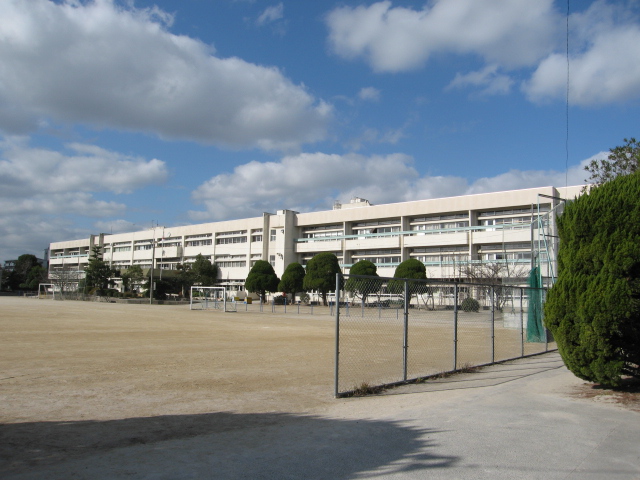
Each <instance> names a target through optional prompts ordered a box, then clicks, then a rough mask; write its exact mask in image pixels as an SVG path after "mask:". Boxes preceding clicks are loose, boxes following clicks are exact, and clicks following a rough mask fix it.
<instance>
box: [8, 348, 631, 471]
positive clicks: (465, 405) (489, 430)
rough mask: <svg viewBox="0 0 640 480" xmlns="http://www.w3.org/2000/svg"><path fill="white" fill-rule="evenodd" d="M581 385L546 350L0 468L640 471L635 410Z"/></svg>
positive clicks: (163, 422) (179, 420) (127, 424)
mask: <svg viewBox="0 0 640 480" xmlns="http://www.w3.org/2000/svg"><path fill="white" fill-rule="evenodd" d="M580 390H585V387H584V382H582V381H581V380H579V379H577V378H575V377H574V376H573V375H572V374H570V373H569V372H568V371H567V370H566V369H565V368H564V366H563V365H562V362H561V360H560V358H559V356H558V355H557V354H555V353H551V354H545V355H541V356H538V357H532V358H528V359H523V360H519V361H515V362H511V363H508V364H502V365H496V366H492V367H488V368H485V369H482V370H480V371H477V372H472V373H468V374H463V375H457V376H452V377H449V378H444V379H441V380H439V381H435V382H429V383H425V384H420V385H411V386H405V387H401V388H397V389H393V390H389V391H387V392H386V393H385V394H383V395H378V396H374V397H367V398H354V399H341V400H336V401H335V403H333V404H331V405H330V406H329V407H327V408H323V409H322V410H321V411H314V412H310V413H309V414H308V415H299V414H296V415H292V414H287V413H261V414H237V413H232V412H218V413H211V414H204V415H186V416H173V417H160V418H157V417H154V418H153V419H129V420H121V421H116V422H122V423H121V424H120V425H117V426H118V427H121V428H122V429H127V428H131V425H132V424H131V422H134V421H138V422H140V421H147V422H158V428H164V429H168V430H170V429H171V428H172V425H177V424H179V425H180V427H181V428H180V430H181V431H184V427H185V424H188V423H189V422H191V424H193V429H192V431H193V436H186V437H185V438H171V436H170V435H167V438H169V439H167V440H165V441H159V442H155V443H143V441H136V439H135V437H134V438H132V439H131V446H129V447H124V448H115V449H112V450H109V449H106V450H104V451H101V452H97V453H94V454H90V455H86V456H76V457H74V458H72V459H70V460H68V461H66V462H63V463H58V464H55V465H48V466H41V467H34V469H32V470H30V471H29V472H28V473H27V472H24V473H22V474H21V475H13V476H9V477H6V478H11V479H17V478H20V479H27V478H28V479H45V478H46V479H52V478H77V479H85V478H86V479H89V478H91V479H95V478H101V479H109V478H114V479H115V478H127V479H143V478H144V479H146V478H149V479H206V478H216V479H218V478H220V479H363V478H375V479H378V480H379V479H394V480H395V479H398V480H399V479H424V478H429V479H432V478H433V479H492V480H496V479H576V480H577V479H580V480H585V479H586V480H589V479H607V480H619V479H632V480H633V479H636V480H637V479H640V413H638V412H636V411H633V410H630V409H623V408H621V407H619V406H617V405H614V404H610V403H607V402H603V401H596V400H597V399H596V400H594V399H593V398H590V399H586V398H578V396H577V394H576V393H577V392H578V391H580ZM601 397H602V398H601V399H600V400H602V399H607V398H608V397H607V396H606V393H603V394H602V395H601ZM637 407H638V408H640V406H637ZM94 427H95V425H94ZM61 432H63V430H61ZM169 433H170V432H169ZM79 448H80V447H79Z"/></svg>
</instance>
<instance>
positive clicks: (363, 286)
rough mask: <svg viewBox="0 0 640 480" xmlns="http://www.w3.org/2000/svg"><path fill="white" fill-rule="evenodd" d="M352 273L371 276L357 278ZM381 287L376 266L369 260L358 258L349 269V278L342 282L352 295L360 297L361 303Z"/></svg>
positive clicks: (365, 301)
mask: <svg viewBox="0 0 640 480" xmlns="http://www.w3.org/2000/svg"><path fill="white" fill-rule="evenodd" d="M352 275H364V276H367V277H373V278H358V277H355V276H352ZM381 287H382V281H381V280H379V275H378V267H376V265H375V263H373V262H371V261H369V260H360V261H359V262H356V263H355V264H354V265H353V266H352V267H351V268H350V269H349V278H348V279H347V281H346V282H345V284H344V289H345V290H346V291H347V292H349V293H350V294H351V295H353V296H354V297H356V298H358V297H360V298H361V299H362V304H363V305H364V304H365V303H367V296H369V295H373V294H376V293H378V292H379V291H380V288H381Z"/></svg>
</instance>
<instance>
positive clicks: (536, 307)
mask: <svg viewBox="0 0 640 480" xmlns="http://www.w3.org/2000/svg"><path fill="white" fill-rule="evenodd" d="M529 287H531V288H530V289H529V311H528V313H527V342H537V343H541V342H545V341H546V333H545V330H544V326H543V325H542V289H541V285H540V271H539V268H538V267H534V268H533V269H531V272H530V273H529Z"/></svg>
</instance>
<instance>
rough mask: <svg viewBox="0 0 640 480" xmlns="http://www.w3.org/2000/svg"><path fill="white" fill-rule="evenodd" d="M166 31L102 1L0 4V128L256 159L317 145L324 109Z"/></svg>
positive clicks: (278, 78)
mask: <svg viewBox="0 0 640 480" xmlns="http://www.w3.org/2000/svg"><path fill="white" fill-rule="evenodd" d="M127 5H129V4H127ZM171 22H172V17H171V16H170V15H168V14H166V13H165V12H163V11H161V10H159V9H158V8H153V9H136V8H134V7H133V6H121V5H116V4H115V3H114V2H113V1H112V0H95V1H93V2H88V3H80V2H76V1H70V0H69V1H65V2H62V3H54V2H51V1H48V0H31V1H29V2H23V1H21V0H5V1H3V2H0V32H1V33H0V58H2V62H0V128H2V129H4V130H5V131H9V132H18V133H26V132H28V131H30V130H33V129H35V128H36V127H37V125H38V123H39V122H42V121H47V120H48V119H52V120H53V121H56V122H71V123H82V124H89V125H93V126H96V127H109V128H115V129H122V130H131V131H137V132H149V133H154V134H157V135H160V136H162V137H165V138H171V139H187V140H196V141H200V142H203V143H210V144H218V145H226V146H231V147H237V148H250V147H260V148H264V149H288V148H291V149H293V148H297V147H298V146H299V145H300V144H302V143H305V142H313V141H317V140H320V139H322V138H324V136H325V134H326V127H327V125H328V122H330V121H331V117H332V107H331V106H329V105H328V104H327V103H325V102H323V101H321V100H318V99H316V98H314V97H313V96H312V95H311V94H309V93H308V92H307V90H306V89H305V88H304V87H303V86H300V85H295V84H294V83H292V82H291V81H290V80H289V79H287V78H286V77H285V76H284V75H283V74H282V73H281V72H280V71H279V70H278V69H276V68H272V67H265V66H259V65H255V64H252V63H249V62H246V61H244V60H242V59H240V58H235V57H232V58H219V57H217V56H215V51H214V48H213V47H212V46H209V45H205V44H204V43H202V42H200V41H198V40H196V39H193V38H190V37H187V36H182V35H174V34H172V33H170V32H169V31H168V30H167V28H168V26H169V25H170V24H171Z"/></svg>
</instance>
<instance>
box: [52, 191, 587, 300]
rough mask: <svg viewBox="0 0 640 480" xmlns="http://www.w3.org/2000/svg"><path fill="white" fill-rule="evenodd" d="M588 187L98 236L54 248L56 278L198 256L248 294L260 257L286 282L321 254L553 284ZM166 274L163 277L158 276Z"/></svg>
mask: <svg viewBox="0 0 640 480" xmlns="http://www.w3.org/2000/svg"><path fill="white" fill-rule="evenodd" d="M581 189H582V186H575V187H565V188H556V187H551V186H549V187H541V188H530V189H524V190H512V191H504V192H495V193H483V194H477V195H464V196H458V197H447V198H437V199H430V200H417V201H412V202H402V203H391V204H385V205H372V204H371V203H370V202H369V201H368V200H365V199H362V198H354V199H353V200H352V201H351V202H350V203H348V204H340V203H336V204H335V205H334V207H333V209H332V210H326V211H320V212H310V213H299V212H294V211H292V210H278V211H277V212H276V213H264V214H263V215H262V216H259V217H253V218H244V219H238V220H227V221H221V222H213V223H202V224H196V225H185V226H179V227H156V228H154V229H147V230H143V231H138V232H130V233H118V234H99V235H92V236H90V237H89V238H84V239H79V240H69V241H64V242H54V243H51V244H50V253H49V265H50V267H49V268H50V272H52V273H54V272H55V271H56V270H59V269H62V268H72V269H77V271H79V272H81V271H83V270H84V267H85V266H86V265H87V263H88V260H89V255H90V253H91V248H92V247H93V246H94V245H99V246H100V247H102V251H103V259H104V260H105V261H107V262H109V264H110V265H111V266H112V267H113V268H116V269H119V270H121V271H122V270H124V269H127V268H129V267H131V266H132V265H139V266H140V267H142V268H143V269H144V270H145V271H146V272H147V273H148V270H149V269H150V268H152V267H153V268H154V275H157V274H158V273H159V271H160V270H162V271H167V270H175V269H176V268H177V266H178V265H179V264H188V263H192V262H194V261H195V258H196V256H197V255H198V254H201V255H203V256H205V257H206V258H208V259H210V260H211V261H212V262H215V263H216V264H217V265H218V267H219V278H220V283H221V284H222V285H226V286H228V288H229V289H230V290H232V291H241V290H243V288H244V280H245V278H246V277H247V275H248V273H249V270H250V269H251V267H252V265H253V264H254V263H255V262H256V261H257V260H267V261H268V262H270V263H271V265H273V267H274V269H275V271H276V274H277V275H278V276H281V275H282V273H283V272H284V270H285V268H286V267H287V265H289V264H290V263H292V262H299V263H301V264H302V265H306V263H307V262H308V261H309V260H310V259H311V258H312V257H313V256H314V255H316V254H318V253H320V252H333V253H335V255H336V256H337V257H338V259H339V261H340V265H341V267H342V269H343V271H344V273H348V271H349V268H350V267H351V266H352V265H353V264H354V263H356V262H358V261H359V260H363V259H366V260H370V261H372V262H373V263H375V264H376V265H377V266H378V273H379V275H380V276H393V273H394V271H395V267H396V266H398V264H400V262H402V261H404V260H406V259H409V258H416V259H418V260H420V261H421V262H423V263H424V264H425V266H426V269H427V275H428V277H429V278H441V279H451V278H458V279H460V280H464V278H461V277H464V272H465V268H464V267H466V266H468V265H473V264H476V265H477V264H483V263H495V262H502V263H504V264H505V265H513V266H517V265H520V266H522V267H526V268H527V269H528V268H529V266H531V265H533V263H536V264H539V265H540V267H541V269H542V271H543V275H544V276H545V277H547V278H550V277H553V276H554V275H555V252H556V249H557V237H556V226H555V215H556V214H557V213H558V212H559V211H560V210H561V208H562V205H563V202H564V199H573V198H574V197H576V196H577V195H579V194H580V192H581ZM155 272H158V273H155Z"/></svg>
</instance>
